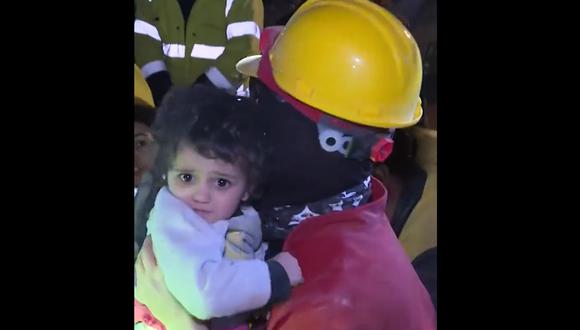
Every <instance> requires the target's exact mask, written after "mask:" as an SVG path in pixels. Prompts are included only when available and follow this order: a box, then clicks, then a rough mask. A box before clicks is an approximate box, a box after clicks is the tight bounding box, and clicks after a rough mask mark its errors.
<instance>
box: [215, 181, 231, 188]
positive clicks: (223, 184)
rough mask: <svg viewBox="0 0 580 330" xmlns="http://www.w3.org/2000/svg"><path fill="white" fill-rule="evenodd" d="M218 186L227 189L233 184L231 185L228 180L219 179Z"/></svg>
mask: <svg viewBox="0 0 580 330" xmlns="http://www.w3.org/2000/svg"><path fill="white" fill-rule="evenodd" d="M216 184H217V186H218V187H220V188H225V187H227V186H229V185H230V184H231V183H230V181H228V180H226V179H217V181H216Z"/></svg>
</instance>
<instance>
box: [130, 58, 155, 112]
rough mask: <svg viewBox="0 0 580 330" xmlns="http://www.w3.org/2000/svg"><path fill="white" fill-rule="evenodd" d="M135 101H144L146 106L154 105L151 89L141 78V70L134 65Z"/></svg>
mask: <svg viewBox="0 0 580 330" xmlns="http://www.w3.org/2000/svg"><path fill="white" fill-rule="evenodd" d="M134 81H135V90H134V93H135V103H145V104H146V105H148V106H151V107H155V104H154V102H153V95H152V94H151V90H150V89H149V85H147V82H146V81H145V78H143V75H142V74H141V70H139V67H138V66H137V65H135V80H134Z"/></svg>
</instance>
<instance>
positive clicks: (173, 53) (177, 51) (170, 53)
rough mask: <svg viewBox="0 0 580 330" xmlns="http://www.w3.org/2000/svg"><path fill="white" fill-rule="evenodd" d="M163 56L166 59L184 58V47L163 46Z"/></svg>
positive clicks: (175, 45)
mask: <svg viewBox="0 0 580 330" xmlns="http://www.w3.org/2000/svg"><path fill="white" fill-rule="evenodd" d="M163 54H165V56H167V57H174V58H185V45H180V44H163Z"/></svg>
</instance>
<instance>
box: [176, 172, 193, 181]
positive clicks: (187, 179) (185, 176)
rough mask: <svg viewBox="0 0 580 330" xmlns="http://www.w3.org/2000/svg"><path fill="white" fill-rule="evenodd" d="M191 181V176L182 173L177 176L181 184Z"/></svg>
mask: <svg viewBox="0 0 580 330" xmlns="http://www.w3.org/2000/svg"><path fill="white" fill-rule="evenodd" d="M192 179H193V176H192V175H191V174H187V173H182V174H180V175H179V180H181V181H183V182H191V180H192Z"/></svg>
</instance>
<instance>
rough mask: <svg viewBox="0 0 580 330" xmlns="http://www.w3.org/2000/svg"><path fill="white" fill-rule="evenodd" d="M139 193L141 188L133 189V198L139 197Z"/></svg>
mask: <svg viewBox="0 0 580 330" xmlns="http://www.w3.org/2000/svg"><path fill="white" fill-rule="evenodd" d="M138 191H139V188H133V197H135V196H137V192H138Z"/></svg>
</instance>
